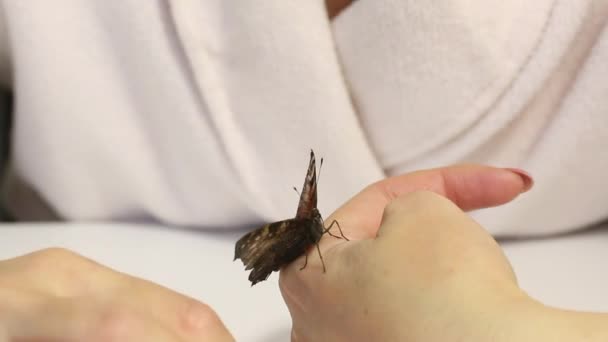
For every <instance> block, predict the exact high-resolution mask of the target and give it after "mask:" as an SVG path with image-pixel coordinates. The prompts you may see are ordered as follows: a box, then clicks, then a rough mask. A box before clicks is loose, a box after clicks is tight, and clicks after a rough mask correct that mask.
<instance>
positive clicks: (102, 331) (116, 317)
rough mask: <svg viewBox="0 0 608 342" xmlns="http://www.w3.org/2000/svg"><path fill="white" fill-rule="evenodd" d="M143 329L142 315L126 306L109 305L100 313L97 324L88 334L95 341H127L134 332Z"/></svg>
mask: <svg viewBox="0 0 608 342" xmlns="http://www.w3.org/2000/svg"><path fill="white" fill-rule="evenodd" d="M140 330H141V320H140V317H139V316H138V315H137V314H136V313H135V312H134V311H133V310H130V309H128V308H126V307H124V306H118V307H117V306H109V307H106V308H104V309H103V310H102V311H101V314H100V315H99V319H98V321H97V324H94V325H93V326H92V331H90V333H89V334H88V335H89V336H90V338H91V339H92V340H94V341H108V342H113V341H126V340H127V338H128V337H129V336H133V332H137V331H140Z"/></svg>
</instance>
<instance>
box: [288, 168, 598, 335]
mask: <svg viewBox="0 0 608 342" xmlns="http://www.w3.org/2000/svg"><path fill="white" fill-rule="evenodd" d="M531 185H532V183H531V180H530V179H529V178H528V177H527V176H526V175H525V173H522V172H520V171H517V170H516V171H515V172H511V171H509V170H500V169H492V168H486V167H482V166H472V165H468V166H456V167H451V168H446V169H438V170H430V171H422V172H416V173H412V174H408V175H404V176H400V177H396V178H393V179H388V180H384V181H382V182H380V183H377V184H375V185H372V186H370V187H368V188H367V189H365V190H363V191H362V192H361V193H360V194H358V195H357V196H355V197H354V198H353V199H352V200H351V201H349V202H348V203H346V204H345V205H344V206H343V207H341V208H340V209H338V210H337V211H336V212H335V213H334V214H333V215H331V216H330V217H329V218H328V220H327V222H331V221H332V220H334V219H336V220H338V221H339V222H340V223H341V226H342V229H343V230H344V233H345V235H346V236H347V237H349V238H350V239H351V241H344V240H338V239H335V238H332V237H330V236H328V235H326V236H324V237H323V239H322V240H321V252H322V253H323V256H324V260H325V264H326V266H327V273H323V272H322V268H321V266H320V260H319V258H318V256H316V254H315V253H314V251H312V252H310V254H309V257H308V266H307V267H306V269H304V270H301V271H300V269H299V268H300V265H301V263H302V262H303V260H296V261H295V262H294V263H293V264H291V265H290V266H289V267H287V268H285V269H284V270H282V272H281V276H280V286H281V290H282V293H283V297H284V298H285V301H286V303H287V306H288V308H289V311H290V313H291V316H292V320H293V327H292V341H297V342H302V341H425V342H427V341H429V342H432V341H470V342H475V341H480V342H481V341H606V340H608V316H607V315H605V314H592V313H583V312H573V311H564V310H558V309H554V308H550V307H547V306H544V305H542V304H541V303H539V302H537V301H535V300H534V299H532V298H530V297H529V296H528V295H527V294H526V293H525V292H524V291H522V290H521V289H520V288H519V286H518V285H517V280H516V278H515V275H514V273H513V271H512V269H511V265H510V264H509V262H508V261H507V259H506V258H505V256H504V254H503V253H502V250H501V249H500V247H499V246H498V244H497V243H496V242H495V240H494V239H493V238H492V237H491V236H490V235H489V234H488V233H487V232H486V231H485V230H484V229H483V228H482V227H481V226H479V225H478V224H477V223H476V222H474V221H473V220H472V219H471V218H470V217H469V216H468V215H466V214H465V212H464V211H463V210H471V209H477V208H482V207H488V206H494V205H499V204H502V203H505V202H508V201H510V200H512V199H513V198H515V197H516V196H517V195H519V194H520V193H522V192H524V191H526V190H528V189H529V188H530V186H531Z"/></svg>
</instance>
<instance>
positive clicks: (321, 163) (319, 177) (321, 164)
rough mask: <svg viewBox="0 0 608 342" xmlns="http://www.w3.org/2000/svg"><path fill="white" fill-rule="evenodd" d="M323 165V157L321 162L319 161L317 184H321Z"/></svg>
mask: <svg viewBox="0 0 608 342" xmlns="http://www.w3.org/2000/svg"><path fill="white" fill-rule="evenodd" d="M322 167H323V158H321V162H320V163H319V176H317V182H316V184H315V185H317V184H319V179H321V168H322Z"/></svg>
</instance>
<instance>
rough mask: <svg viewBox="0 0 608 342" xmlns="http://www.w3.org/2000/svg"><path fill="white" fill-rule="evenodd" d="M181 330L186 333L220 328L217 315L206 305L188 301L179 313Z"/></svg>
mask: <svg viewBox="0 0 608 342" xmlns="http://www.w3.org/2000/svg"><path fill="white" fill-rule="evenodd" d="M180 318H181V323H182V324H181V325H182V328H183V329H184V330H185V331H187V332H197V331H208V330H210V329H216V328H218V327H222V326H223V324H222V321H221V320H220V317H219V316H218V315H217V313H216V312H215V311H214V310H213V309H212V308H211V307H210V306H209V305H207V304H204V303H201V302H199V301H197V300H194V299H188V300H187V302H186V305H184V309H183V310H182V312H181V313H180Z"/></svg>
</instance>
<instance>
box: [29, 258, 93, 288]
mask: <svg viewBox="0 0 608 342" xmlns="http://www.w3.org/2000/svg"><path fill="white" fill-rule="evenodd" d="M25 268H26V269H27V272H30V273H32V274H34V275H35V277H36V279H39V280H40V281H44V282H45V283H46V285H45V286H46V287H47V288H49V289H50V290H51V291H53V292H54V293H55V294H57V295H76V294H79V293H82V292H84V291H87V290H88V289H90V288H91V286H92V284H91V280H92V279H93V278H95V276H96V275H97V274H99V272H100V271H101V269H102V268H101V266H100V265H99V264H97V263H95V262H94V261H92V260H90V259H87V258H85V257H83V256H81V255H79V254H77V253H76V252H73V251H71V250H68V249H65V248H56V247H53V248H47V249H43V250H40V251H37V252H34V253H32V254H29V255H28V256H27V257H26V258H25ZM97 278H98V277H97Z"/></svg>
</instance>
